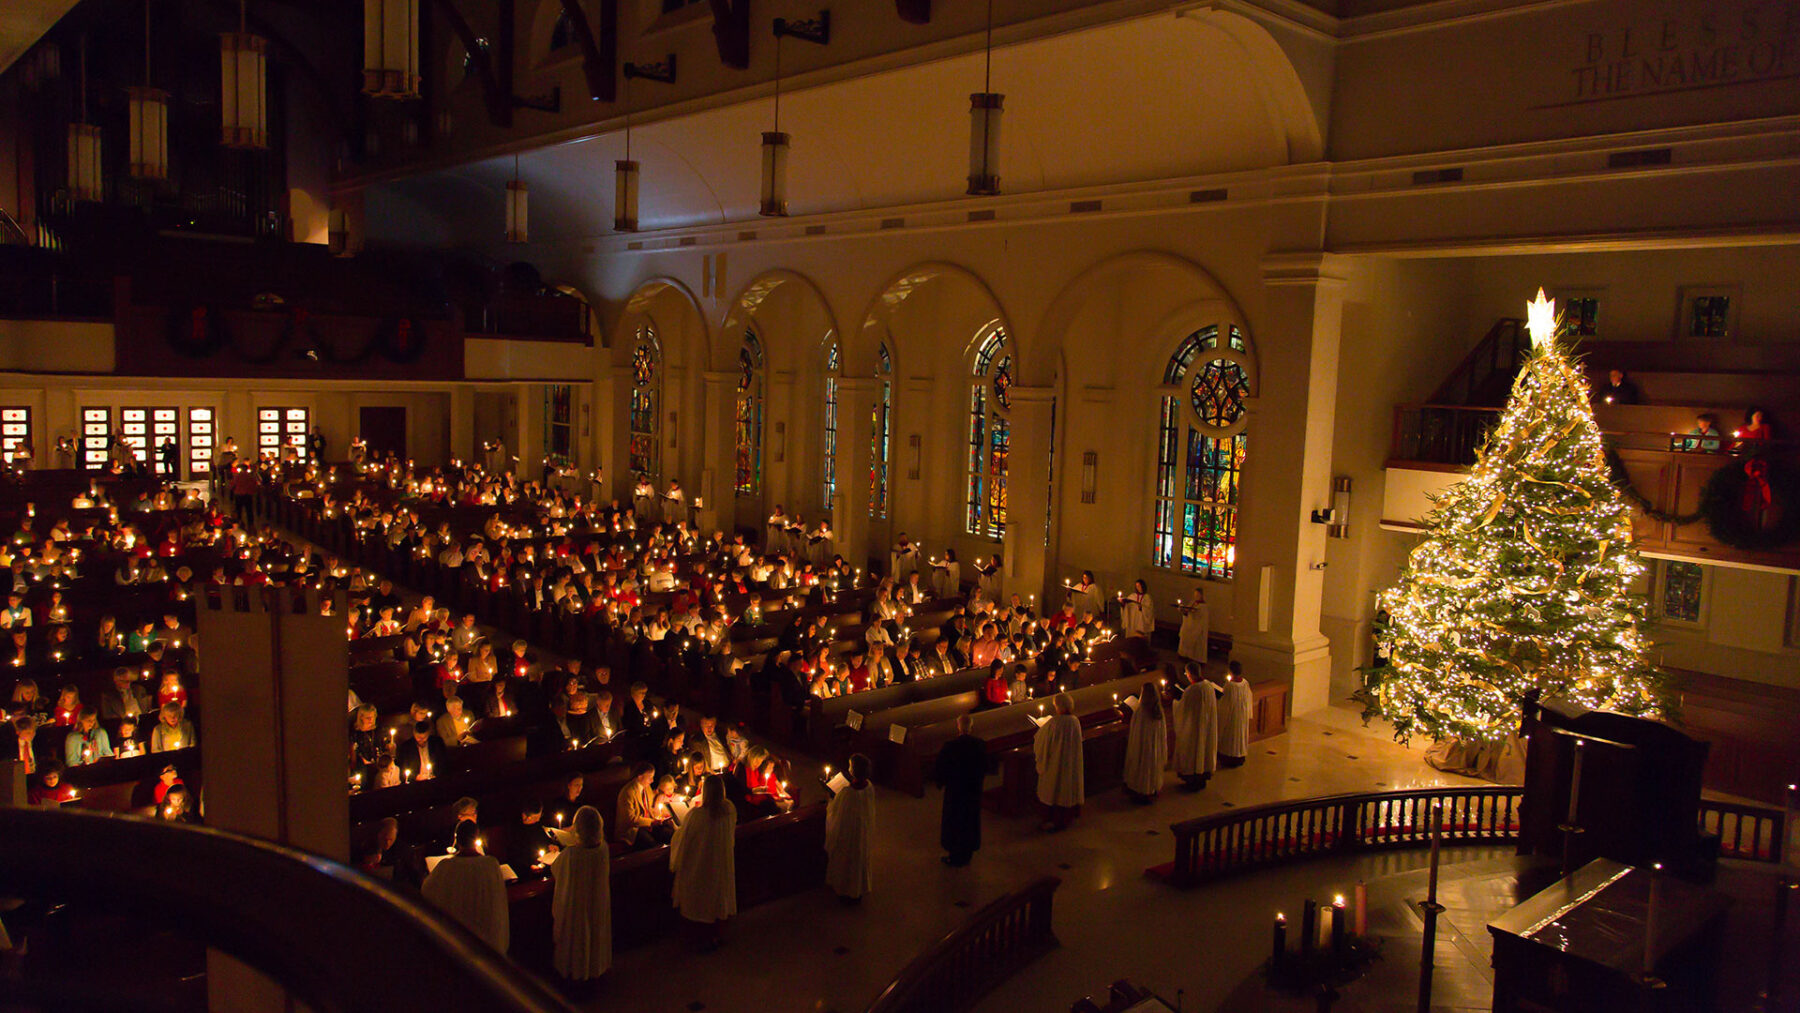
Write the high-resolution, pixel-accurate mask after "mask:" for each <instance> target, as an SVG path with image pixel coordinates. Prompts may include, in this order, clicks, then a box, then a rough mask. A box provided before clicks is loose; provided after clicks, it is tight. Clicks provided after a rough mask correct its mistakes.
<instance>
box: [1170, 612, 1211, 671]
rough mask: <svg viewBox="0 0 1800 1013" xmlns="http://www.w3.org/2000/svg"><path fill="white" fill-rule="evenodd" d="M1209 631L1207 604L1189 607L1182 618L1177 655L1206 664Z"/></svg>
mask: <svg viewBox="0 0 1800 1013" xmlns="http://www.w3.org/2000/svg"><path fill="white" fill-rule="evenodd" d="M1209 632H1210V631H1209V630H1208V629H1207V615H1206V603H1205V602H1200V603H1199V604H1195V605H1189V606H1187V611H1186V612H1185V613H1184V614H1183V615H1182V617H1181V640H1180V643H1179V644H1178V645H1177V646H1176V649H1175V653H1177V654H1179V655H1181V656H1182V657H1184V658H1187V659H1188V660H1190V661H1198V662H1199V663H1200V664H1202V665H1204V664H1206V637H1207V634H1208V633H1209Z"/></svg>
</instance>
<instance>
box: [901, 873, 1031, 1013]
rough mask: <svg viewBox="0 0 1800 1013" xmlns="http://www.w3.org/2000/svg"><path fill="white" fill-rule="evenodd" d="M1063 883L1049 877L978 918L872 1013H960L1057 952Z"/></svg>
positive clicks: (924, 959)
mask: <svg viewBox="0 0 1800 1013" xmlns="http://www.w3.org/2000/svg"><path fill="white" fill-rule="evenodd" d="M1060 885H1062V880H1060V879H1057V878H1056V877H1054V876H1045V877H1043V878H1042V879H1039V880H1037V881H1036V882H1033V883H1032V884H1030V885H1029V886H1027V887H1025V888H1024V889H1022V890H1019V891H1017V892H1015V893H1010V894H1007V895H1006V896H1004V897H1002V898H1000V899H999V900H996V901H994V902H993V903H992V904H989V905H988V906H987V907H984V908H982V909H981V910H980V911H978V912H976V914H975V917H973V918H971V919H969V922H968V924H966V925H964V926H963V927H962V928H959V929H957V930H956V931H954V932H952V933H950V934H949V935H947V936H945V937H944V938H943V940H942V941H941V942H939V943H938V944H937V945H936V946H933V947H932V948H931V949H929V950H926V951H925V952H924V953H922V954H920V955H919V956H918V957H917V958H916V959H914V960H913V962H912V963H910V964H908V965H906V967H905V969H904V970H902V971H901V972H900V975H899V977H897V978H895V979H894V981H893V983H892V984H890V985H888V987H887V988H886V989H885V990H883V991H882V993H881V995H880V996H879V997H878V998H877V999H876V1000H875V1004H874V1005H872V1006H870V1007H869V1013H957V1011H959V1010H966V1009H968V1008H969V1007H971V1006H973V1005H975V1003H976V1001H977V1000H979V999H980V998H981V997H982V996H983V995H986V994H987V992H988V991H989V990H991V989H992V988H993V987H994V986H996V985H998V984H1000V983H1001V982H1002V981H1005V980H1006V979H1007V978H1008V977H1010V976H1011V975H1012V974H1013V973H1014V972H1015V971H1017V970H1018V969H1019V968H1021V967H1024V966H1025V965H1026V964H1029V963H1030V962H1032V961H1033V960H1036V959H1037V958H1038V957H1039V956H1040V955H1042V954H1044V953H1046V952H1048V951H1049V950H1052V949H1054V948H1055V947H1056V946H1057V942H1056V935H1055V933H1054V932H1052V931H1051V927H1050V902H1051V900H1052V899H1053V898H1054V897H1055V895H1056V888H1057V887H1058V886H1060Z"/></svg>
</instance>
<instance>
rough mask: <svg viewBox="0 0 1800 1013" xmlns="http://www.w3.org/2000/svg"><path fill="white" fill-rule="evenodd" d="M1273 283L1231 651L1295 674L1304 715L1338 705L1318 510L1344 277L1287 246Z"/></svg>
mask: <svg viewBox="0 0 1800 1013" xmlns="http://www.w3.org/2000/svg"><path fill="white" fill-rule="evenodd" d="M1263 285H1264V293H1263V304H1264V311H1263V315H1262V319H1261V321H1260V322H1259V324H1258V326H1257V330H1256V348H1257V353H1258V358H1259V371H1258V372H1259V387H1258V390H1257V397H1256V398H1255V399H1254V400H1253V402H1252V404H1251V405H1250V421H1249V428H1248V432H1249V434H1250V440H1249V448H1248V460H1247V461H1246V462H1245V468H1244V489H1243V494H1242V497H1241V499H1240V502H1239V510H1238V541H1237V559H1236V568H1235V575H1234V577H1233V580H1232V584H1233V588H1232V599H1233V609H1232V611H1233V630H1232V657H1233V658H1234V659H1236V660H1238V661H1240V662H1242V663H1243V666H1244V672H1245V675H1246V676H1247V677H1249V678H1251V679H1257V678H1264V679H1268V678H1275V679H1282V680H1285V681H1290V682H1291V683H1292V685H1293V697H1292V703H1293V710H1294V713H1295V714H1304V713H1307V712H1308V711H1314V710H1318V709H1320V708H1322V707H1325V706H1327V705H1328V704H1329V703H1330V690H1331V650H1330V645H1329V643H1328V641H1327V640H1326V638H1325V636H1324V634H1323V633H1321V632H1320V629H1319V615H1320V609H1321V604H1322V597H1323V590H1324V571H1323V565H1324V562H1325V525H1323V524H1314V523H1313V522H1312V512H1313V510H1314V509H1317V508H1320V507H1323V506H1326V505H1327V504H1328V503H1329V502H1330V499H1331V452H1332V432H1333V427H1334V424H1335V416H1336V412H1337V384H1338V339H1339V334H1340V331H1341V330H1342V326H1343V301H1344V278H1343V276H1342V273H1341V271H1340V269H1339V268H1338V265H1337V258H1335V257H1333V256H1332V255H1330V254H1320V253H1278V254H1270V255H1269V256H1267V257H1266V258H1264V260H1263Z"/></svg>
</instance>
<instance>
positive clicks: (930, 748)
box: [876, 675, 1143, 796]
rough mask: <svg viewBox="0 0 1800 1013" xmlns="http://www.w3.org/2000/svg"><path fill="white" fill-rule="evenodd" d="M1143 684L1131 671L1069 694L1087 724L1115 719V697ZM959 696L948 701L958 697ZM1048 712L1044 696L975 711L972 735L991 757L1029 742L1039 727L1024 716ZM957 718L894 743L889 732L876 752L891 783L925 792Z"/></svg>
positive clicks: (913, 730)
mask: <svg viewBox="0 0 1800 1013" xmlns="http://www.w3.org/2000/svg"><path fill="white" fill-rule="evenodd" d="M1142 686H1143V678H1142V677H1141V676H1136V675H1129V676H1125V677H1123V678H1120V679H1114V680H1111V681H1108V682H1101V683H1097V684H1094V685H1090V686H1085V687H1082V688H1080V689H1076V690H1072V691H1070V693H1069V696H1070V697H1072V698H1073V699H1074V701H1075V714H1076V715H1077V716H1078V717H1080V718H1081V719H1082V723H1083V724H1084V725H1087V724H1090V723H1095V722H1104V721H1108V720H1114V719H1116V715H1117V713H1118V708H1117V707H1116V706H1115V704H1114V700H1115V698H1116V699H1120V700H1122V699H1124V698H1125V697H1127V696H1130V695H1133V694H1135V693H1137V691H1138V690H1139V689H1140V688H1141V687H1142ZM960 696H961V695H959V696H958V697H952V698H948V699H951V700H958V699H960ZM1051 711H1052V705H1051V702H1050V700H1049V699H1048V698H1045V697H1039V698H1037V699H1035V700H1027V701H1021V702H1019V703H1014V704H1007V705H1006V706H1004V707H995V708H993V709H991V710H985V711H977V712H975V713H974V715H973V716H974V726H973V728H972V729H971V733H972V734H974V735H975V736H977V737H979V738H981V739H985V740H986V741H987V744H988V753H989V756H990V757H992V756H996V755H1000V754H1003V753H1005V752H1006V751H1007V750H1010V749H1012V748H1014V747H1016V746H1018V745H1019V744H1020V743H1029V742H1030V741H1031V738H1032V736H1033V735H1035V734H1036V732H1037V726H1036V725H1034V724H1032V723H1031V721H1030V720H1029V718H1028V717H1027V715H1031V714H1048V713H1051ZM957 716H958V715H954V714H953V715H950V716H948V717H940V718H939V719H938V720H935V721H931V722H930V723H921V724H915V725H912V726H910V727H908V728H907V730H906V734H905V736H904V741H901V742H894V741H893V738H892V735H891V734H890V735H889V737H888V739H887V741H885V742H883V743H881V744H880V745H881V746H882V749H881V750H880V752H881V753H882V754H884V755H885V757H886V758H887V763H886V765H885V768H886V770H887V771H888V772H889V775H890V778H891V780H890V781H889V784H890V785H891V786H892V787H893V788H895V789H897V790H900V791H904V792H908V793H910V794H912V795H914V796H923V795H924V794H925V781H926V777H927V775H928V772H929V771H930V770H931V765H932V762H933V761H935V760H936V759H937V752H938V750H939V749H941V748H942V747H943V745H944V743H946V742H948V741H950V740H951V739H952V738H954V737H955V736H956V734H957V733H956V717H957ZM882 769H883V764H882V762H881V761H880V760H877V761H876V770H877V772H878V773H879V772H880V771H881V770H882Z"/></svg>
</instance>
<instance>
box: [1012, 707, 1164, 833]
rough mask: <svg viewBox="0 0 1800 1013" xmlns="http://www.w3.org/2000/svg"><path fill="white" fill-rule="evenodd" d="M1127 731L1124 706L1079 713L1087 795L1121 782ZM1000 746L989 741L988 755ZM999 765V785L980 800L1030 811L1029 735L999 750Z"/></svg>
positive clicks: (1033, 795)
mask: <svg viewBox="0 0 1800 1013" xmlns="http://www.w3.org/2000/svg"><path fill="white" fill-rule="evenodd" d="M1164 706H1165V708H1166V707H1167V704H1166V703H1165V705H1164ZM1130 730H1131V712H1130V711H1129V710H1127V709H1126V708H1124V707H1103V708H1102V709H1100V710H1097V711H1093V712H1091V713H1087V714H1083V715H1081V759H1082V764H1081V767H1082V787H1083V789H1084V790H1085V791H1086V793H1087V794H1088V795H1089V796H1092V795H1095V794H1098V793H1100V792H1103V791H1106V790H1108V789H1111V788H1115V787H1117V786H1118V785H1119V784H1121V783H1122V782H1123V781H1124V771H1125V745H1126V740H1127V738H1128V736H1129V733H1130ZM1032 731H1033V733H1035V732H1036V731H1037V730H1036V729H1035V728H1034V729H1032ZM1011 738H1012V737H1010V736H1009V737H1007V738H1006V739H1003V740H1001V741H1010V740H1011ZM999 748H1000V747H999V744H998V743H997V742H995V741H992V740H990V742H989V746H988V752H989V756H990V757H992V755H993V753H994V752H995V751H996V749H999ZM999 767H1000V784H999V786H998V787H995V788H991V789H989V790H987V791H986V792H983V793H982V803H983V804H984V805H986V806H987V807H988V808H990V809H992V810H994V811H995V812H997V813H999V814H1001V815H1003V816H1018V815H1021V814H1023V813H1028V812H1031V811H1032V809H1033V808H1034V807H1035V805H1036V803H1037V783H1038V774H1037V751H1036V749H1035V748H1034V745H1033V742H1032V739H1031V737H1029V736H1028V737H1026V738H1025V739H1024V741H1021V742H1015V743H1013V744H1012V745H1011V746H1010V747H1007V748H1004V749H1001V750H1000V759H999Z"/></svg>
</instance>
